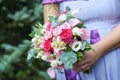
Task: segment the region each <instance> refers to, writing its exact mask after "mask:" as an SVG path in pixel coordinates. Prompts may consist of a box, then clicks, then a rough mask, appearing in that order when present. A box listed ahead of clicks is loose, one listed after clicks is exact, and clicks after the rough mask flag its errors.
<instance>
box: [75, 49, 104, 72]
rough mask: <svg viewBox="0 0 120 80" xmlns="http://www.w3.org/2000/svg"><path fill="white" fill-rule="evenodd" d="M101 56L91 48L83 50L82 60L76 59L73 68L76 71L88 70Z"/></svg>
mask: <svg viewBox="0 0 120 80" xmlns="http://www.w3.org/2000/svg"><path fill="white" fill-rule="evenodd" d="M101 56H102V55H100V54H97V53H96V52H94V51H93V50H90V51H85V52H84V55H83V60H82V61H77V62H76V63H75V64H74V66H73V70H75V71H78V72H80V71H86V70H89V69H90V68H92V66H93V65H94V64H95V63H96V62H97V60H98V59H99V58H100V57H101Z"/></svg>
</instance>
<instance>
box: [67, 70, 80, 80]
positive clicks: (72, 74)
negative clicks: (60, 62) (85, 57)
mask: <svg viewBox="0 0 120 80" xmlns="http://www.w3.org/2000/svg"><path fill="white" fill-rule="evenodd" d="M65 75H66V80H82V79H81V77H80V76H79V79H76V76H77V75H79V73H78V72H76V71H74V70H72V69H65Z"/></svg>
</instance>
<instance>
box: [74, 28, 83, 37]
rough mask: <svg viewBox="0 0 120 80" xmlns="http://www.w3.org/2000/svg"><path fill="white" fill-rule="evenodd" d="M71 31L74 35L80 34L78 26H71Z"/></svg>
mask: <svg viewBox="0 0 120 80" xmlns="http://www.w3.org/2000/svg"><path fill="white" fill-rule="evenodd" d="M72 33H73V35H74V36H75V35H77V36H80V35H81V34H82V33H81V31H80V29H79V28H78V27H75V28H73V29H72Z"/></svg>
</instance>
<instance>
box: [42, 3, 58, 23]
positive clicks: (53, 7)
mask: <svg viewBox="0 0 120 80" xmlns="http://www.w3.org/2000/svg"><path fill="white" fill-rule="evenodd" d="M43 9H44V23H46V22H48V15H54V16H56V15H57V14H58V12H59V7H58V4H57V3H55V4H45V5H44V6H43Z"/></svg>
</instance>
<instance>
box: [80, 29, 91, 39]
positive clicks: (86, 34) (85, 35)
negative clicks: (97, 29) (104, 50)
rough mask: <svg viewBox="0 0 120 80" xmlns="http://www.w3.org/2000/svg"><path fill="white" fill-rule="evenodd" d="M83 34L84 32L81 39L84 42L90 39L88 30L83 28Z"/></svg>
mask: <svg viewBox="0 0 120 80" xmlns="http://www.w3.org/2000/svg"><path fill="white" fill-rule="evenodd" d="M81 32H82V34H81V36H80V37H81V39H82V40H87V39H88V38H89V34H88V31H87V29H86V28H81Z"/></svg>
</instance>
